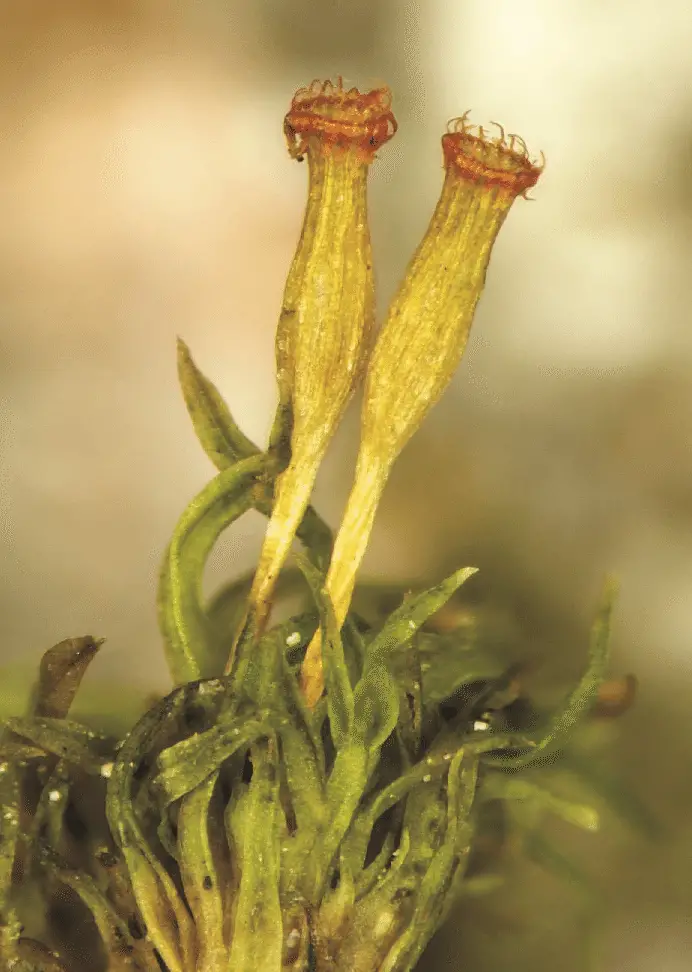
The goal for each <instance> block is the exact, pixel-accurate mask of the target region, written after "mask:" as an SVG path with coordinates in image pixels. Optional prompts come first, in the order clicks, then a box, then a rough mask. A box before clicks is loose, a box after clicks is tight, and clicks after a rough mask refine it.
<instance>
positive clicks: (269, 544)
mask: <svg viewBox="0 0 692 972" xmlns="http://www.w3.org/2000/svg"><path fill="white" fill-rule="evenodd" d="M284 131H285V134H286V138H287V141H288V145H289V152H290V154H291V155H292V156H293V157H294V158H296V159H301V160H302V159H304V158H306V159H307V162H308V168H309V189H308V200H307V206H306V210H305V218H304V222H303V229H302V233H301V236H300V240H299V243H298V247H297V249H296V254H295V256H294V259H293V263H292V265H291V269H290V271H289V274H288V279H287V282H286V288H285V292H284V299H283V305H282V309H281V314H280V318H279V324H278V328H277V334H276V364H277V381H278V385H279V399H280V408H282V409H283V410H284V413H285V414H286V415H288V416H290V423H291V432H290V453H291V458H290V462H289V464H288V466H287V468H286V470H285V471H284V472H283V474H282V475H281V476H280V478H279V480H278V483H277V491H276V501H275V506H274V511H273V514H272V517H271V519H270V521H269V525H268V528H267V533H266V536H265V540H264V545H263V549H262V552H261V555H260V560H259V565H258V569H257V573H256V575H255V580H254V583H253V587H252V591H251V593H250V598H249V613H250V614H253V615H254V616H255V619H256V621H257V627H258V630H261V628H262V626H263V623H264V620H265V619H266V615H267V613H268V610H269V599H270V597H271V594H272V591H273V588H274V585H275V583H276V580H277V577H278V574H279V571H280V569H281V567H282V565H283V563H284V561H285V559H286V556H287V555H288V552H289V549H290V546H291V543H292V541H293V538H294V536H295V532H296V529H297V527H298V525H299V523H300V521H301V519H302V516H303V514H304V512H305V509H306V507H307V504H308V501H309V498H310V494H311V492H312V488H313V484H314V481H315V477H316V474H317V469H318V467H319V464H320V462H321V460H322V458H323V456H324V453H325V451H326V448H327V445H328V443H329V440H330V439H331V437H332V435H333V434H334V431H335V429H336V427H337V425H338V423H339V421H340V420H341V417H342V416H343V413H344V410H345V408H346V406H347V404H348V402H349V399H350V398H351V395H352V394H353V391H354V390H355V388H356V386H357V385H358V384H359V382H360V381H361V380H362V377H363V371H364V366H365V363H366V360H367V356H368V354H369V352H370V350H371V345H372V333H373V326H374V281H373V270H372V252H371V244H370V232H369V228H368V216H367V177H368V169H369V166H370V163H371V162H372V160H373V158H374V157H375V152H376V151H377V149H378V148H379V147H380V146H381V145H383V144H384V143H385V142H386V141H387V140H388V139H390V138H391V137H392V135H393V134H394V132H395V131H396V122H395V120H394V116H393V114H392V112H391V95H390V93H389V90H388V89H387V88H381V89H376V90H373V91H370V92H366V93H361V92H359V91H358V89H357V88H351V89H349V90H345V89H344V87H343V84H342V83H341V80H340V79H339V82H338V84H336V85H334V84H332V83H331V82H329V81H327V82H324V83H321V82H313V84H312V85H310V87H309V88H302V89H300V90H299V91H298V92H296V95H295V96H294V98H293V102H292V104H291V110H290V111H289V113H288V114H287V115H286V118H285V121H284Z"/></svg>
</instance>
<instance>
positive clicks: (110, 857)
mask: <svg viewBox="0 0 692 972" xmlns="http://www.w3.org/2000/svg"><path fill="white" fill-rule="evenodd" d="M98 862H99V864H101V866H102V867H115V865H116V864H117V863H118V858H117V857H116V856H115V854H111V852H110V851H101V853H100V854H99V855H98Z"/></svg>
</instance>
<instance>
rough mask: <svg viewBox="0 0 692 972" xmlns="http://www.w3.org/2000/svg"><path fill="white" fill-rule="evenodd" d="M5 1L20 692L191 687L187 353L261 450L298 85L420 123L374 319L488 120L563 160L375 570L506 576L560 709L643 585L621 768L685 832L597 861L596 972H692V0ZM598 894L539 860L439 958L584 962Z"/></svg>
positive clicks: (8, 556) (7, 608)
mask: <svg viewBox="0 0 692 972" xmlns="http://www.w3.org/2000/svg"><path fill="white" fill-rule="evenodd" d="M0 12H1V15H2V25H3V29H2V31H1V32H0V54H1V57H0V102H1V104H2V106H3V107H2V112H1V113H0V135H1V143H0V144H1V146H2V147H1V148H0V196H1V206H0V212H2V219H1V220H0V314H1V315H2V317H1V325H0V342H2V356H1V361H0V369H1V374H2V393H1V395H0V408H1V409H2V414H1V416H0V443H1V446H2V465H1V468H0V490H1V491H2V508H3V514H2V531H3V544H2V555H1V556H2V573H3V584H2V589H1V591H0V634H1V638H0V663H1V664H2V665H3V666H4V667H3V676H2V677H3V682H2V684H0V694H2V695H4V703H3V704H5V705H7V704H11V703H8V701H7V700H8V699H9V698H10V695H11V693H12V691H13V687H14V685H15V681H16V680H17V679H19V680H20V681H21V679H22V678H23V677H24V674H23V673H25V672H28V671H30V670H33V668H34V667H35V665H36V663H37V662H38V659H39V657H40V654H41V652H42V651H43V650H45V649H46V648H48V647H49V646H50V645H52V644H54V643H55V642H57V641H59V640H60V639H62V638H65V637H68V636H70V635H79V634H85V633H87V632H88V633H91V634H94V635H96V636H104V637H106V638H107V639H108V641H107V644H106V646H105V647H104V649H103V651H102V652H101V655H100V657H99V659H98V660H97V662H96V663H95V665H94V670H93V674H90V680H91V683H92V684H94V685H96V684H97V683H100V684H101V685H102V686H103V685H109V686H110V693H111V703H112V697H113V686H114V685H116V684H121V685H122V684H126V685H128V686H130V687H131V688H134V689H136V690H137V691H140V692H145V691H149V690H152V689H154V690H155V689H162V688H163V687H164V686H165V684H166V672H165V668H164V666H163V661H162V655H161V652H160V650H159V645H160V641H159V636H158V632H157V628H156V619H155V611H154V592H155V582H156V572H157V569H158V563H159V559H160V556H161V552H162V550H163V548H164V546H165V543H166V541H167V538H168V536H169V534H170V531H171V529H172V527H173V525H174V522H175V520H176V518H177V516H178V515H179V513H180V512H181V510H182V508H183V506H184V505H185V504H186V503H187V502H188V500H189V499H190V498H191V497H192V496H193V495H194V493H195V492H196V491H197V490H198V489H199V488H200V487H201V486H202V485H203V484H204V483H205V482H206V481H207V480H208V478H209V477H210V475H211V473H212V469H211V467H210V464H209V463H208V461H207V460H206V458H205V456H204V455H203V453H202V452H201V450H200V449H199V447H198V445H197V444H196V441H195V439H194V436H193V433H192V430H191V427H190V424H189V421H188V420H187V417H186V415H185V411H184V407H183V404H182V400H181V397H180V395H179V392H178V388H177V384H176V373H175V336H176V335H177V334H179V335H180V336H182V337H183V338H184V339H185V340H186V341H187V342H188V344H189V345H190V348H191V350H192V353H193V355H194V356H195V358H196V360H197V363H198V364H199V366H200V367H201V368H202V369H203V370H204V371H205V372H206V373H207V374H208V375H209V377H210V378H212V379H213V380H214V381H215V382H216V383H217V384H218V387H219V388H220V390H221V391H222V392H223V394H224V395H225V396H226V399H227V401H228V402H229V404H230V406H231V409H232V411H233V413H234V415H235V417H236V419H237V420H238V421H239V423H240V424H241V425H242V427H243V428H244V430H245V431H246V432H247V433H248V434H249V435H251V436H252V437H253V438H255V440H256V441H257V442H258V443H263V442H265V441H266V435H267V431H268V427H269V423H270V421H271V417H272V414H273V409H274V404H275V388H274V378H273V334H274V327H275V323H276V319H277V314H278V309H279V305H280V300H281V294H282V290H283V283H284V277H285V273H286V271H287V269H288V266H289V263H290V260H291V256H292V253H293V249H294V246H295V243H296V239H297V235H298V232H299V230H300V224H301V217H302V210H303V203H304V198H305V170H304V168H303V167H301V166H297V165H295V164H293V163H291V161H290V160H289V158H288V155H287V153H286V150H285V145H284V142H283V138H282V130H281V123H282V119H283V115H284V114H285V112H286V110H287V108H288V105H289V102H290V98H291V95H292V93H293V90H294V89H295V88H296V87H298V86H299V85H301V84H305V83H308V82H310V81H311V80H312V79H313V78H314V77H321V78H326V77H332V78H333V77H335V76H336V75H337V74H343V75H344V78H345V80H346V82H347V83H348V84H357V85H359V86H360V87H361V88H364V87H368V86H372V85H375V84H379V83H382V82H385V81H386V82H387V83H388V84H389V85H390V86H391V87H392V89H393V92H394V110H395V113H396V116H397V119H398V121H399V126H400V127H399V132H398V134H397V136H396V138H395V139H394V140H393V141H392V142H391V143H390V144H388V145H387V146H386V147H385V148H384V149H383V150H382V152H381V153H380V158H379V159H378V160H377V162H376V163H375V164H374V165H373V168H372V176H371V219H372V233H373V241H374V248H375V257H376V267H377V270H378V275H379V276H378V287H379V299H380V315H381V313H382V310H383V308H384V307H386V302H387V300H388V298H389V297H390V296H391V294H392V292H393V290H394V288H395V286H396V284H397V281H398V279H399V278H400V276H401V274H402V273H403V270H404V268H405V265H406V262H407V260H408V258H409V256H410V255H411V253H412V251H413V249H414V248H415V246H416V244H417V242H418V240H419V238H420V236H421V234H422V232H423V231H424V229H425V226H426V224H427V221H428V219H429V216H430V213H431V210H432V207H433V205H434V203H435V201H436V198H437V195H438V192H439V187H440V183H441V154H440V147H439V136H440V134H441V133H442V131H443V130H444V127H445V124H446V122H447V120H448V119H449V118H451V117H453V116H456V115H459V114H461V113H463V112H464V111H465V110H466V109H467V108H470V109H472V115H471V118H472V120H473V121H475V122H476V123H482V124H485V123H486V122H488V121H490V120H497V121H499V122H501V123H502V124H503V125H504V126H505V127H506V128H507V129H508V130H509V131H515V132H518V133H520V134H521V135H522V136H523V137H524V139H525V140H526V142H527V144H528V146H529V149H530V150H531V152H532V154H537V153H538V151H539V150H540V149H542V150H543V151H544V152H545V155H546V157H547V160H548V161H547V167H546V170H545V172H544V174H543V176H542V178H541V180H540V182H539V184H538V186H537V187H536V189H535V190H534V191H533V192H532V196H534V197H535V201H534V202H532V203H530V204H527V203H525V202H524V201H523V200H518V201H517V203H516V204H515V207H514V209H513V211H512V213H511V215H510V217H509V218H508V221H507V223H506V225H505V227H504V228H503V230H502V233H501V235H500V238H499V241H498V243H497V245H496V247H495V250H494V254H493V259H492V262H491V267H490V271H489V274H488V283H487V287H486V292H485V295H484V297H483V299H482V301H481V304H480V306H479V310H478V313H477V315H476V320H475V324H474V330H473V333H472V336H471V340H470V342H469V346H468V350H467V352H466V355H465V358H464V361H463V363H462V366H461V367H460V369H459V373H458V375H457V376H456V378H455V380H454V382H453V385H452V387H451V388H450V390H449V391H448V392H447V394H446V396H445V398H444V399H443V401H442V402H441V403H440V404H439V405H438V406H437V407H436V409H435V411H434V413H433V414H432V416H431V417H430V419H429V420H428V422H427V424H426V425H425V426H424V428H423V430H422V431H421V432H420V433H419V434H418V435H417V437H416V438H415V439H414V440H413V442H412V443H411V444H410V445H409V446H408V448H407V450H406V452H405V453H404V455H403V456H402V458H401V460H400V461H399V463H398V465H397V468H396V471H395V475H394V476H393V478H392V480H391V483H390V485H389V488H388V491H387V493H386V496H385V499H384V503H383V507H382V510H381V515H380V519H379V522H378V525H377V528H376V531H375V535H374V537H373V541H372V544H371V548H370V551H369V554H368V558H367V560H366V565H365V566H366V569H367V571H368V573H370V574H371V575H372V576H375V577H380V578H386V579H387V580H389V581H397V582H398V581H401V582H402V583H411V584H412V585H422V584H424V583H426V582H432V581H434V580H436V579H438V578H439V577H440V576H441V575H443V574H444V573H445V571H447V570H451V569H452V568H453V567H455V566H458V565H460V564H462V563H473V564H475V565H477V566H478V567H480V568H481V573H480V575H479V578H478V587H477V589H476V596H477V598H478V600H479V601H481V602H483V603H484V604H486V605H488V604H489V605H490V606H491V608H493V609H494V608H497V610H498V611H502V612H503V613H504V614H506V615H508V616H509V617H511V619H512V622H513V624H514V625H515V627H516V630H517V631H518V632H520V634H521V636H522V637H523V638H524V639H529V640H531V641H532V643H534V644H535V645H538V646H539V651H540V654H541V658H542V661H543V663H544V664H543V669H542V673H541V677H542V678H543V680H544V683H545V685H544V687H545V688H546V691H547V692H548V693H549V692H550V690H551V686H552V687H555V686H564V685H565V684H566V683H567V681H568V680H570V679H573V678H574V677H575V676H576V675H577V674H578V673H579V671H580V668H581V666H582V665H583V660H584V650H585V644H586V638H587V632H588V625H589V621H590V613H591V612H592V611H593V608H594V605H595V601H596V597H597V594H598V590H599V586H600V583H601V579H602V576H603V574H604V572H606V571H608V570H612V571H614V572H615V573H617V574H618V576H619V577H620V579H621V596H620V600H619V605H618V610H617V619H616V630H615V639H614V649H615V660H614V668H615V670H617V671H619V672H625V671H634V672H636V673H637V675H638V677H639V681H640V693H639V699H638V701H637V704H636V705H635V706H634V708H633V709H632V710H631V711H630V712H629V713H628V714H627V715H626V716H624V717H623V719H622V720H621V721H620V722H619V723H617V728H616V730H615V731H613V732H612V741H611V743H610V757H611V759H612V762H613V764H614V765H617V766H618V771H619V773H620V775H621V776H622V777H623V778H625V779H627V780H628V782H629V783H630V785H632V786H633V787H634V788H635V789H636V790H637V791H638V792H639V793H640V794H641V795H642V796H643V797H644V798H645V799H646V800H647V801H648V803H649V805H650V806H651V807H652V809H654V810H655V812H656V813H657V814H658V815H659V816H660V818H661V819H662V821H663V822H664V823H665V825H666V827H667V828H668V831H669V839H668V841H667V842H666V843H665V844H664V845H662V846H651V845H648V844H646V843H645V842H643V841H642V840H641V838H639V837H637V836H636V835H633V834H632V833H631V832H629V831H626V830H621V829H620V828H618V827H617V826H616V825H615V824H614V823H612V822H611V823H608V822H607V823H606V824H605V827H604V829H605V833H604V834H603V836H596V837H593V836H590V837H589V838H588V840H586V841H585V840H583V839H582V838H581V837H580V838H579V841H578V843H576V842H575V845H574V849H575V852H576V853H577V854H578V856H579V858H580V860H582V861H583V862H584V863H585V866H586V867H588V868H589V869H590V871H591V872H592V873H594V874H595V875H597V876H598V878H599V880H600V881H601V882H602V884H603V886H604V888H605V889H606V894H607V895H608V897H609V905H610V908H611V911H612V922H611V924H610V927H609V929H608V932H607V934H606V936H605V943H604V946H603V948H604V951H603V955H604V959H603V968H604V969H608V970H617V972H625V970H627V972H630V970H637V972H639V970H642V972H644V970H656V972H675V970H678V969H683V968H685V969H687V968H688V967H689V951H690V949H692V825H691V824H690V819H691V817H692V814H691V813H690V811H691V810H692V750H691V748H690V720H689V709H690V705H691V704H692V650H691V646H690V637H691V635H692V597H691V596H690V592H691V591H692V329H691V328H690V326H689V308H690V303H691V301H692V275H691V274H690V271H689V267H690V257H691V255H692V254H691V250H692V60H690V57H689V51H690V49H691V47H692V6H691V5H690V3H689V0H659V2H658V3H653V2H650V0H641V2H636V3H633V2H632V0H599V2H595V0H563V2H562V3H560V4H556V3H553V2H551V0H525V2H524V3H522V4H514V3H512V4H510V3H500V4H489V3H484V2H482V0H417V2H416V0H409V2H401V0H350V2H348V3H346V2H339V0H322V2H319V3H318V2H315V0H254V2H253V3H242V2H240V0H175V2H171V0H24V2H23V3H21V4H18V3H14V2H12V0H2V2H0ZM357 419H358V415H357V407H355V406H354V408H352V409H351V411H350V412H349V415H348V417H347V419H346V421H345V422H344V425H343V427H342V429H341V430H340V433H339V435H338V437H337V439H336V441H335V443H334V447H333V449H332V450H331V453H330V456H329V460H328V462H327V463H326V464H325V467H324V469H323V472H322V474H321V477H320V481H319V485H318V489H317V494H316V497H315V502H316V505H317V506H318V508H319V509H320V511H321V512H322V513H323V514H324V516H325V517H326V518H327V519H328V520H329V521H330V522H331V523H332V524H334V525H336V524H337V523H338V517H339V512H340V509H341V507H342V505H343V503H344V501H345V498H346V495H347V493H348V489H349V486H350V477H351V470H352V462H353V458H354V454H355V449H356V445H357V428H358V422H357ZM262 525H263V521H262V520H261V518H260V517H259V515H257V517H255V518H253V517H247V518H246V519H244V520H243V521H242V523H240V524H238V525H237V527H236V528H235V529H234V531H233V535H232V536H229V537H228V538H226V539H225V540H224V543H223V544H221V545H220V547H219V550H218V551H217V552H216V554H215V557H214V564H213V570H212V571H211V574H210V585H213V584H214V582H215V580H218V579H219V578H221V577H222V576H228V574H229V573H231V574H235V573H237V572H239V571H240V570H243V569H246V568H248V567H249V566H250V565H251V564H252V563H253V560H254V558H255V556H256V554H257V551H258V549H259V544H260V539H261V531H262ZM474 583H475V581H474ZM562 839H563V841H564V842H567V843H569V841H570V840H574V841H576V838H574V837H573V836H572V834H571V832H569V831H567V832H565V834H563V835H562ZM503 894H504V902H503ZM518 899H520V900H521V911H522V915H518V912H519V908H518V906H517V904H516V903H515V902H516V901H517V900H518ZM573 905H574V896H573V895H572V894H571V891H570V890H569V889H567V890H565V888H563V887H562V886H559V885H558V884H557V883H556V882H555V881H554V879H552V878H544V877H543V876H542V875H541V874H540V872H538V871H536V869H534V868H532V867H531V865H521V864H517V873H516V874H514V875H513V876H512V878H511V880H510V886H509V889H508V890H506V891H505V892H503V893H501V894H500V895H499V897H498V899H497V901H493V902H490V903H487V902H486V903H484V904H483V905H482V906H481V905H476V904H474V905H472V906H471V905H470V906H469V907H466V908H464V907H462V908H460V910H459V913H458V915H457V916H455V920H454V921H453V922H451V924H450V927H448V928H447V929H445V930H444V931H443V932H442V933H441V934H440V935H439V936H438V937H437V939H436V940H435V941H434V942H433V944H432V946H431V948H430V950H429V953H428V955H427V956H426V959H425V960H424V963H423V964H424V967H425V968H428V969H459V970H461V969H465V968H474V970H475V972H485V970H487V972H490V970H494V969H498V968H507V969H513V970H514V969H516V970H524V969H526V970H527V972H528V970H529V969H537V968H541V969H542V968H545V969H546V970H547V969H555V968H556V967H558V968H560V969H561V970H563V969H566V970H571V969H572V968H574V969H577V968H582V967H583V966H581V965H579V964H578V963H579V962H580V961H581V958H580V956H581V954H582V951H583V949H582V948H581V946H582V945H583V932H582V929H581V926H580V923H579V917H578V914H577V911H578V909H576V908H575V907H574V906H573ZM493 908H495V909H497V910H496V912H493ZM510 916H511V917H510ZM524 919H525V920H524ZM513 923H514V925H513ZM515 926H516V927H515Z"/></svg>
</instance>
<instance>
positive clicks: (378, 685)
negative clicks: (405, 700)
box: [353, 665, 399, 756]
mask: <svg viewBox="0 0 692 972" xmlns="http://www.w3.org/2000/svg"><path fill="white" fill-rule="evenodd" d="M353 710H354V716H353V735H354V736H356V737H357V738H358V739H359V740H362V742H363V744H364V745H365V747H366V749H367V751H368V753H369V754H370V755H371V756H373V755H376V754H377V753H378V752H379V750H380V747H381V746H382V744H383V743H384V741H385V740H386V739H388V738H389V736H390V735H391V734H392V732H393V731H394V728H395V726H396V724H397V722H398V719H399V690H398V688H397V686H396V684H395V682H394V680H393V678H392V676H391V675H390V673H389V671H388V670H387V668H385V666H384V665H372V666H371V667H370V668H369V669H368V670H367V671H366V672H365V674H364V675H363V677H362V678H361V680H360V681H359V682H358V684H357V685H356V688H355V692H354V695H353Z"/></svg>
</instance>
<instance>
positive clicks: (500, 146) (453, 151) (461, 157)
mask: <svg viewBox="0 0 692 972" xmlns="http://www.w3.org/2000/svg"><path fill="white" fill-rule="evenodd" d="M467 115H468V112H467V113H466V115H462V117H461V118H455V119H454V120H453V121H451V122H450V123H449V129H450V130H449V131H448V132H447V133H446V134H445V135H443V136H442V151H443V153H444V158H445V166H446V167H447V169H448V170H449V169H454V170H455V171H456V172H458V173H459V175H460V176H461V177H462V178H465V179H469V180H471V181H472V182H478V183H483V184H484V185H487V186H489V187H497V188H500V189H506V190H507V191H508V192H510V193H511V194H512V195H514V196H519V195H522V194H524V193H525V192H526V191H527V190H528V189H530V188H531V187H532V186H535V185H536V183H537V182H538V177H539V176H540V174H541V172H542V171H543V166H544V164H545V162H544V160H543V163H542V164H541V165H538V164H537V163H536V162H532V161H531V159H530V158H529V155H528V152H527V149H526V145H525V144H524V141H523V139H521V138H520V137H519V136H518V135H508V136H505V133H504V129H503V128H502V126H500V125H498V126H497V127H498V128H499V129H500V137H499V138H489V137H488V136H487V135H486V133H485V131H484V130H483V128H482V127H478V128H474V127H472V126H469V125H467V122H466V117H467ZM517 144H518V145H519V148H518V149H517V148H516V145H517Z"/></svg>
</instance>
